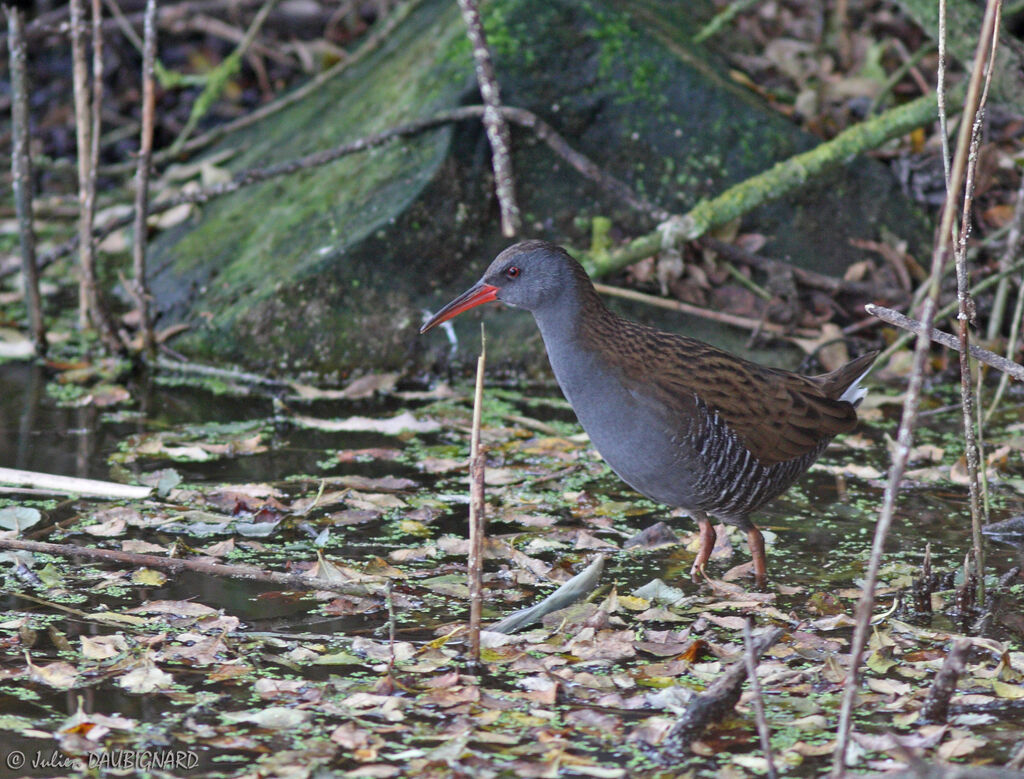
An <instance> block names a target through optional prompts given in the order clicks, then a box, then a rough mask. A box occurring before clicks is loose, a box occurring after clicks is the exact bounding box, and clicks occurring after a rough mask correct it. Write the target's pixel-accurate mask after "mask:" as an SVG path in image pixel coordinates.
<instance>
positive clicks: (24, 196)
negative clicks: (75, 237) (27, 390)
mask: <svg viewBox="0 0 1024 779" xmlns="http://www.w3.org/2000/svg"><path fill="white" fill-rule="evenodd" d="M4 11H6V13H7V48H8V51H9V54H10V70H11V125H12V126H11V134H12V136H13V137H12V143H11V174H12V176H11V177H12V179H13V185H14V202H15V209H16V211H17V215H18V236H19V239H20V242H21V273H22V279H23V286H24V288H25V291H24V294H25V308H26V309H28V318H29V329H30V330H31V337H32V347H33V349H34V350H35V353H36V354H37V355H40V356H41V355H43V354H45V353H46V325H45V323H44V322H43V303H42V298H41V297H40V295H39V266H38V265H37V262H36V232H35V224H34V215H33V209H32V153H31V149H30V145H29V139H30V138H31V132H30V129H29V110H28V67H27V64H26V59H27V58H26V55H25V20H24V18H23V17H22V15H21V9H20V8H18V7H17V6H4Z"/></svg>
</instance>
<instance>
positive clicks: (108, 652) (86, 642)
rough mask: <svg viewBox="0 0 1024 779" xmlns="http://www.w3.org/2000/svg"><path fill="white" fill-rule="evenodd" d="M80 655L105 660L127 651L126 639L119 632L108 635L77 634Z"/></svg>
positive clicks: (90, 658) (89, 658)
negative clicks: (80, 647)
mask: <svg viewBox="0 0 1024 779" xmlns="http://www.w3.org/2000/svg"><path fill="white" fill-rule="evenodd" d="M78 640H79V642H80V643H81V646H82V656H83V657H85V658H86V659H88V660H107V659H109V658H111V657H117V656H118V655H120V654H122V653H124V652H127V651H128V648H129V645H128V641H127V640H126V639H125V637H124V636H122V635H121V634H120V633H115V634H113V635H110V636H79V637H78Z"/></svg>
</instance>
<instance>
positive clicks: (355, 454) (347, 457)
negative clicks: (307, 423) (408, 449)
mask: <svg viewBox="0 0 1024 779" xmlns="http://www.w3.org/2000/svg"><path fill="white" fill-rule="evenodd" d="M335 456H336V457H337V458H338V462H342V463H354V462H363V461H366V460H397V459H398V458H399V457H401V456H402V450H401V449H389V448H386V447H382V446H374V447H370V448H368V449H342V450H341V451H339V452H338V453H337V454H336V455H335Z"/></svg>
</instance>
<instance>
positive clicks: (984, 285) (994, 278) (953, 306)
mask: <svg viewBox="0 0 1024 779" xmlns="http://www.w3.org/2000/svg"><path fill="white" fill-rule="evenodd" d="M1019 270H1024V260H1020V261H1019V262H1016V263H1014V264H1013V266H1012V267H1010V268H1007V269H1005V270H1000V271H998V272H996V273H993V274H992V275H991V276H986V277H985V278H983V279H982V280H981V281H979V282H978V283H977V284H975V285H974V286H973V287H971V294H972V295H973V296H975V297H977V296H978V295H980V294H981V293H982V292H984V291H985V290H987V289H989V288H990V287H994V286H995V285H996V284H998V283H999V280H1000V279H1001V278H1005V277H1006V276H1009V275H1011V274H1013V273H1016V272H1017V271H1019ZM926 285H927V282H925V284H923V285H922V286H921V287H919V289H918V291H920V290H924V289H925V288H926ZM914 297H915V298H917V297H918V295H917V294H915V295H914ZM958 306H959V303H958V302H957V301H956V300H955V299H954V300H952V301H950V302H949V303H947V304H946V305H944V306H943V307H942V308H940V309H939V310H938V311H937V312H936V313H935V317H934V319H935V320H941V319H944V318H946V317H948V316H949V315H950V314H952V313H953V312H954V311H956V310H957V308H958ZM864 321H865V322H870V321H871V320H870V319H866V320H864ZM849 330H850V328H844V330H843V332H844V333H847V332H848V331H849ZM911 337H912V333H904V334H903V335H901V336H900V337H899V338H897V339H896V340H895V341H893V342H892V343H891V344H889V345H888V346H887V347H885V349H884V350H883V351H882V353H881V354H880V355H878V362H880V363H882V362H884V361H885V360H887V359H889V357H890V356H891V355H892V354H894V353H896V352H898V351H899V350H900V349H902V348H903V347H904V346H906V344H907V342H908V341H909V340H910V339H911ZM952 348H954V349H955V348H956V347H952ZM974 356H975V357H977V356H978V355H977V354H976V353H975V354H974Z"/></svg>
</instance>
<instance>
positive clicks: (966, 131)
mask: <svg viewBox="0 0 1024 779" xmlns="http://www.w3.org/2000/svg"><path fill="white" fill-rule="evenodd" d="M997 2H998V0H990V2H989V4H988V5H987V7H986V9H985V20H984V22H983V24H982V31H981V35H980V39H979V40H980V42H979V44H978V47H977V51H976V53H975V59H974V65H973V69H972V70H971V78H970V81H969V83H968V86H967V97H966V98H965V100H964V113H963V119H962V121H961V125H960V134H959V136H958V138H957V149H956V159H955V160H954V165H953V167H952V170H951V175H950V180H949V183H948V187H947V191H946V202H945V205H944V206H943V210H942V218H941V221H940V226H939V230H938V238H937V240H936V242H935V248H934V250H933V252H932V264H931V270H930V273H929V284H928V292H927V296H926V297H925V299H924V303H923V304H922V314H921V326H922V331H921V332H920V333H919V334H918V336H917V345H916V347H915V349H914V361H913V365H912V368H911V372H910V379H909V380H908V382H907V392H906V396H905V400H904V402H903V415H902V418H901V420H900V427H899V431H898V433H897V437H896V448H895V450H894V452H893V455H892V466H891V467H890V469H889V479H888V481H887V482H886V485H885V494H884V497H883V501H882V510H881V512H880V514H879V517H878V522H877V524H876V525H875V535H874V540H873V541H872V545H871V557H870V560H869V562H868V570H867V575H866V576H865V581H864V585H863V593H862V595H861V598H860V601H859V602H858V603H857V612H856V621H857V625H856V628H855V630H854V634H853V640H852V642H851V645H850V667H849V670H848V673H847V675H846V682H845V684H844V686H843V700H842V703H841V706H840V711H839V724H838V727H837V733H836V750H835V753H834V754H833V760H832V776H833V777H841V776H843V774H844V773H845V771H846V753H847V748H848V746H849V743H850V729H851V725H852V721H853V706H854V702H855V700H856V698H857V691H858V686H859V683H860V664H861V659H862V658H863V654H864V646H865V644H866V643H867V636H868V630H869V629H870V623H871V613H872V611H873V610H874V605H875V587H876V586H877V584H878V571H879V569H880V568H881V564H882V556H883V554H884V551H885V540H886V537H887V536H888V534H889V527H890V525H891V524H892V519H893V515H894V514H895V511H896V494H897V492H898V491H899V485H900V482H901V481H902V479H903V472H904V470H905V469H906V466H907V462H908V460H909V459H910V449H911V447H912V445H913V440H914V434H913V430H914V424H915V423H916V421H917V411H918V405H919V403H920V400H921V386H922V384H923V382H924V366H925V360H926V359H927V356H928V351H929V346H930V344H931V340H930V338H929V334H930V333H931V329H932V324H933V322H934V320H935V310H936V309H937V308H938V300H939V291H940V280H941V278H942V272H943V268H944V267H945V265H946V263H947V260H948V258H949V254H950V236H951V235H952V229H953V220H954V219H955V218H956V212H957V200H958V198H959V193H960V187H961V186H962V185H963V181H964V172H965V168H966V166H967V156H968V150H969V147H970V139H971V130H972V128H973V126H974V116H975V113H976V111H977V107H978V103H979V99H980V93H981V79H982V75H983V66H984V62H985V60H986V59H987V56H986V55H987V49H988V42H989V41H991V39H992V25H993V22H994V20H995V14H994V9H993V6H994V4H995V3H997Z"/></svg>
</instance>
